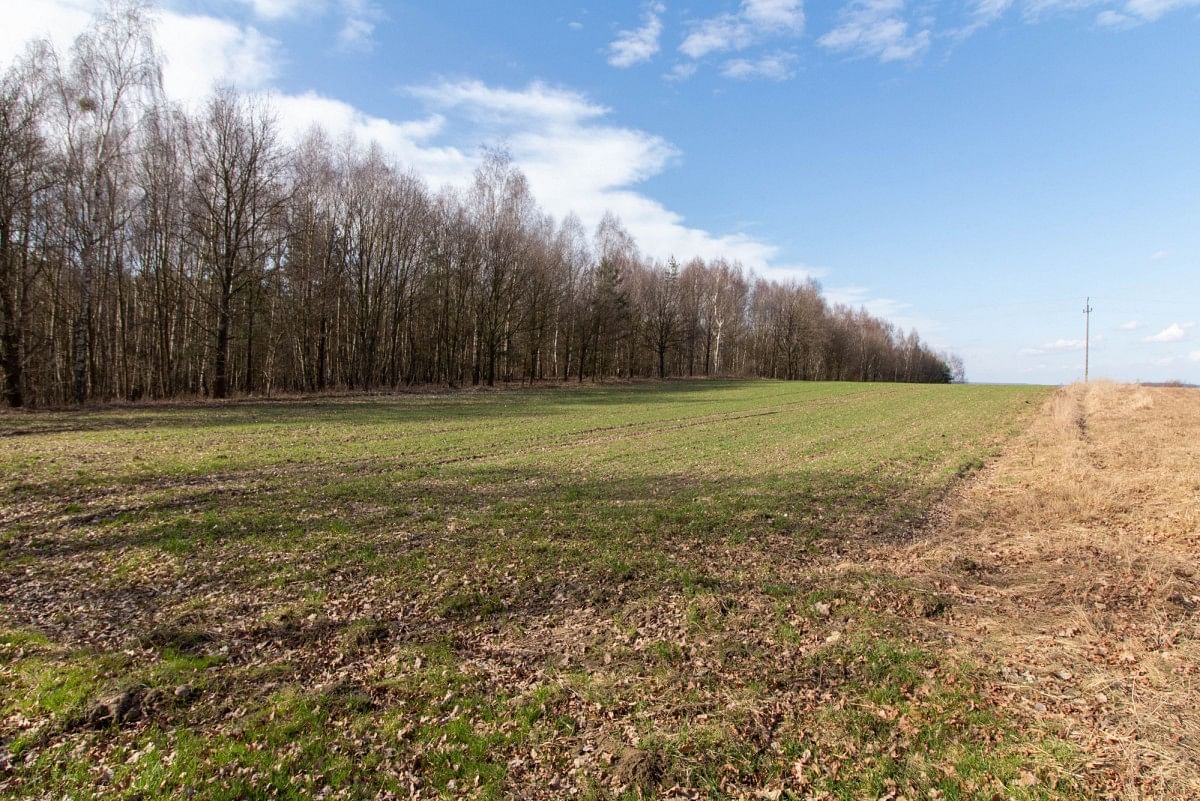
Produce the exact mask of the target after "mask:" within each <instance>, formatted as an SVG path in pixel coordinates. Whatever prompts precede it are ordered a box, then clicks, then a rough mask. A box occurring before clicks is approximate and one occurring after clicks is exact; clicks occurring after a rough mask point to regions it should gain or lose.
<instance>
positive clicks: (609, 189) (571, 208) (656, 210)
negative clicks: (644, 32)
mask: <svg viewBox="0 0 1200 801" xmlns="http://www.w3.org/2000/svg"><path fill="white" fill-rule="evenodd" d="M406 91H407V92H408V93H409V94H411V95H413V96H415V97H418V98H420V99H422V100H424V101H425V102H426V103H428V104H429V105H430V107H431V108H433V109H435V110H436V111H438V113H440V114H443V115H446V116H447V117H451V118H452V119H450V120H449V122H448V124H447V126H446V127H447V128H448V129H449V130H451V131H454V132H455V133H454V141H456V142H459V143H462V144H461V149H459V150H455V151H454V152H455V153H460V152H467V149H468V148H469V147H471V146H473V145H476V144H478V143H479V142H487V141H493V142H495V141H500V142H505V143H506V144H507V146H508V148H509V150H510V151H511V152H512V154H513V158H514V159H515V161H516V162H517V164H518V165H519V166H520V167H521V169H522V170H523V171H524V172H525V174H526V175H527V176H528V178H529V183H530V187H531V188H532V190H533V192H534V195H535V196H536V197H537V199H538V201H539V202H540V203H541V204H542V205H543V206H544V207H545V208H546V210H547V211H549V212H551V213H552V214H555V215H557V216H562V215H565V214H567V213H568V212H574V213H576V214H578V215H579V216H580V218H581V219H582V220H583V221H584V223H585V224H586V225H588V226H589V227H592V226H595V225H596V224H597V223H599V221H600V218H601V217H602V216H603V215H604V213H605V211H610V210H611V211H612V212H614V213H616V214H617V215H618V216H620V217H621V220H622V222H624V223H625V225H626V227H627V228H628V229H629V231H630V233H632V234H633V235H634V236H635V237H636V238H637V240H638V244H639V245H640V246H641V248H642V249H643V251H644V252H645V253H646V254H647V255H649V256H652V257H655V258H660V259H665V258H666V257H668V256H671V255H675V256H678V257H679V258H690V257H692V256H700V257H702V258H716V257H719V256H725V257H727V258H730V259H736V260H738V261H740V262H742V264H743V265H745V266H746V267H748V268H750V269H754V270H756V271H758V272H764V271H766V270H768V269H771V268H777V269H785V268H782V267H781V266H780V265H778V264H776V261H777V256H778V250H777V248H775V247H774V246H773V245H770V244H768V243H765V242H762V241H760V240H757V239H754V238H752V237H749V236H746V235H743V234H727V235H719V234H713V233H710V232H708V231H705V230H702V229H699V228H694V227H691V226H688V225H687V224H686V221H685V220H684V218H683V217H682V216H681V215H680V214H678V213H676V212H674V211H671V210H670V209H668V208H666V207H665V206H663V205H662V204H661V203H659V202H657V201H655V200H653V199H651V198H649V197H646V196H645V195H642V194H640V193H639V192H637V190H636V186H637V184H638V183H640V182H642V181H644V180H646V179H648V178H650V177H652V176H654V175H657V174H659V173H661V172H662V171H663V170H665V169H666V168H667V167H668V166H670V165H671V164H673V163H675V162H677V161H678V159H679V157H680V154H679V152H678V151H677V150H676V148H675V147H674V146H673V145H671V144H670V143H669V142H667V141H666V140H664V139H662V138H661V137H657V136H654V135H652V134H649V133H646V132H644V131H639V130H635V129H630V128H623V127H619V126H615V125H610V124H608V123H606V122H605V121H604V119H603V117H605V116H606V115H607V114H608V113H609V110H608V109H607V108H605V107H603V106H599V105H597V104H595V103H592V102H591V101H590V100H588V99H587V98H586V97H585V96H584V95H582V94H580V93H578V92H574V91H571V90H569V89H562V88H556V87H551V86H548V85H546V84H542V83H533V84H530V85H528V86H526V87H525V88H523V89H502V88H498V87H493V86H489V85H487V84H484V83H482V82H480V81H459V82H444V83H439V84H432V85H428V86H417V87H408V88H407V90H406ZM431 141H432V140H431ZM430 144H431V143H430V142H423V143H420V146H419V147H418V148H417V149H418V150H422V149H424V148H426V147H429V146H430ZM409 158H410V160H414V159H415V158H416V157H414V156H410V157H409ZM451 161H453V159H452V158H451ZM473 162H474V159H473V158H471V159H466V160H465V162H464V163H463V164H462V165H456V166H455V168H456V169H459V168H461V169H470V168H472V167H473V166H474V163H473ZM788 269H792V268H788ZM791 274H793V275H795V274H798V273H797V272H796V271H795V270H794V269H793V270H792V272H791Z"/></svg>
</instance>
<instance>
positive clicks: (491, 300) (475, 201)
mask: <svg viewBox="0 0 1200 801" xmlns="http://www.w3.org/2000/svg"><path fill="white" fill-rule="evenodd" d="M0 316H2V319H0V374H2V376H3V384H4V398H5V401H6V402H7V404H8V405H10V406H22V405H50V404H61V403H66V402H80V403H81V402H84V401H86V400H88V399H93V398H95V399H129V400H136V399H142V398H171V397H176V396H181V395H209V396H212V397H215V398H224V397H227V396H229V395H231V394H235V393H240V394H248V393H264V394H269V393H272V392H294V391H305V392H311V391H321V390H327V389H331V388H348V389H354V390H369V389H376V388H391V387H398V386H401V385H411V384H441V385H448V386H452V387H453V386H461V385H471V384H488V385H492V384H496V383H501V382H536V381H550V380H560V381H565V380H574V381H584V380H601V379H607V378H628V377H638V376H658V377H668V376H711V375H735V376H765V377H771V378H781V379H832V380H851V381H923V382H945V381H950V380H952V379H953V378H955V376H956V373H961V365H960V364H959V363H958V362H957V361H956V360H954V359H953V358H951V357H945V356H942V355H939V354H937V353H935V352H933V351H932V350H931V349H930V348H929V347H927V346H926V345H924V344H923V343H922V342H921V340H920V339H919V337H918V336H917V334H916V333H915V332H911V333H905V332H902V331H900V330H898V329H897V328H896V327H894V326H892V325H890V324H889V323H887V322H885V321H884V320H881V319H878V318H876V317H872V316H871V315H869V314H867V313H866V312H865V311H862V310H854V309H852V308H849V307H846V306H842V305H830V304H829V303H828V302H827V301H826V300H825V299H824V298H823V297H822V294H821V291H820V287H819V286H818V285H817V284H816V283H815V282H813V281H811V280H810V281H807V282H804V283H794V282H793V283H780V282H775V281H767V280H763V279H761V278H755V277H754V276H753V275H751V274H748V273H747V272H746V271H744V270H743V269H742V268H741V267H740V266H739V265H737V264H734V263H730V262H727V261H724V260H720V259H718V260H715V261H707V262H706V261H704V260H701V259H692V260H690V261H687V262H684V263H679V262H677V261H675V260H674V259H671V260H670V261H668V262H667V263H666V264H661V263H657V262H653V261H651V260H649V259H647V258H645V257H644V256H642V255H640V254H639V252H638V248H637V246H636V244H635V242H634V241H633V239H632V238H631V236H630V235H629V233H628V232H627V231H626V230H625V229H624V228H623V227H622V225H621V223H620V222H619V221H618V220H617V219H616V218H615V217H613V216H612V215H608V216H606V217H605V218H604V219H603V221H602V222H601V223H600V224H599V226H598V228H597V229H596V230H595V231H594V232H589V231H587V230H586V229H585V228H584V226H583V224H582V223H581V222H580V220H579V219H578V218H577V217H575V216H568V217H566V218H565V219H563V220H561V221H556V220H555V219H553V218H552V217H550V216H549V215H547V214H545V213H544V212H543V211H541V210H540V209H539V207H538V205H537V204H536V202H535V200H534V198H533V197H532V195H531V193H530V189H529V186H528V183H527V181H526V179H525V177H524V175H522V173H521V172H520V171H519V170H518V169H517V168H516V167H515V166H514V165H513V163H512V161H511V160H510V159H509V157H508V156H507V155H506V154H505V153H503V152H500V151H494V152H489V153H488V154H487V155H486V158H485V159H484V160H483V163H482V165H481V166H480V167H479V168H478V170H477V171H476V173H475V176H474V182H473V184H472V185H471V186H470V187H469V188H467V189H465V190H463V191H456V190H454V189H442V190H440V191H432V190H431V189H430V187H428V186H427V185H426V184H425V183H424V182H423V181H422V180H421V179H420V178H418V177H416V176H415V175H414V174H412V173H411V172H408V171H406V170H404V169H403V168H402V167H400V166H399V165H397V164H395V163H394V162H393V161H391V160H390V159H389V158H388V156H387V155H386V154H385V153H384V152H383V151H382V149H381V148H380V147H379V146H378V145H377V144H374V143H370V144H361V143H357V142H354V141H350V140H348V139H342V140H336V141H335V140H333V139H331V138H330V136H329V135H327V134H326V133H325V132H323V131H322V130H321V129H320V128H313V129H312V130H311V131H310V132H309V133H308V134H307V135H306V136H305V137H304V138H303V140H302V141H300V142H299V143H297V144H294V145H291V144H287V143H285V142H284V141H283V140H282V139H281V135H280V131H279V129H278V127H277V124H276V122H275V120H274V118H273V117H272V114H271V111H270V109H269V107H268V106H267V105H265V104H264V103H262V102H261V101H259V100H256V99H254V98H252V97H248V96H244V95H240V94H238V93H237V92H235V91H233V90H231V89H221V90H218V91H216V92H215V93H214V94H213V95H212V96H211V98H210V99H209V100H208V102H207V104H206V105H205V106H204V108H203V109H202V110H201V111H199V112H198V113H196V114H189V113H186V112H185V111H184V110H182V109H181V108H179V107H178V106H176V105H174V104H172V103H171V102H169V101H168V100H167V99H165V98H164V96H163V93H162V88H161V59H160V56H159V53H158V51H157V48H156V46H155V43H154V40H153V37H152V30H151V26H150V24H149V22H148V20H147V17H146V14H145V11H144V9H143V8H142V7H141V6H140V5H138V4H131V5H126V6H114V7H112V8H110V10H109V11H108V12H106V13H104V14H101V15H100V16H99V17H98V18H97V20H96V24H95V25H94V26H93V28H92V29H91V31H90V32H88V33H85V34H83V35H82V36H80V37H79V39H78V40H77V41H76V42H75V44H74V45H73V47H72V48H71V49H70V51H69V52H68V53H65V54H62V53H58V52H56V51H55V50H54V49H53V48H52V47H51V46H50V45H49V44H47V43H45V42H39V43H35V45H33V46H31V47H30V49H29V51H28V52H27V54H26V55H25V56H24V57H23V58H22V59H20V60H19V61H18V62H17V63H16V64H15V65H14V66H13V67H12V68H11V69H10V70H9V72H8V73H7V74H6V75H5V76H4V78H3V81H2V84H0Z"/></svg>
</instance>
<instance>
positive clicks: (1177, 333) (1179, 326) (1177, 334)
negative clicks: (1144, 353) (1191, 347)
mask: <svg viewBox="0 0 1200 801" xmlns="http://www.w3.org/2000/svg"><path fill="white" fill-rule="evenodd" d="M1194 325H1195V323H1171V324H1170V325H1168V326H1167V327H1166V328H1164V329H1163V330H1161V331H1159V332H1158V333H1157V334H1154V335H1153V336H1148V337H1146V339H1145V340H1143V341H1145V342H1178V341H1180V340H1181V339H1183V338H1184V337H1186V336H1187V331H1188V329H1189V328H1191V327H1192V326H1194Z"/></svg>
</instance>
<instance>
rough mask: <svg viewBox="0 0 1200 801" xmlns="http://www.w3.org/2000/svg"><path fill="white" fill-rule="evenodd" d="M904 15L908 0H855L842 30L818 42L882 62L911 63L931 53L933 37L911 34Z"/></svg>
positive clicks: (843, 19) (842, 17) (842, 18)
mask: <svg viewBox="0 0 1200 801" xmlns="http://www.w3.org/2000/svg"><path fill="white" fill-rule="evenodd" d="M903 14H904V0H854V2H852V3H851V4H850V5H848V6H846V7H845V8H844V9H842V12H841V15H840V17H839V24H838V26H837V27H836V28H834V29H833V30H831V31H829V33H826V34H825V35H824V36H822V37H821V38H820V39H818V40H817V41H818V43H819V44H820V45H821V46H822V47H824V48H826V49H827V50H833V51H837V52H844V53H852V54H855V55H858V56H863V57H870V58H877V59H879V60H880V61H881V62H888V61H907V60H908V59H911V58H915V57H917V56H920V55H921V54H922V53H924V52H925V51H926V50H928V49H929V44H930V41H931V40H932V37H933V33H932V32H931V31H930V30H929V29H923V30H920V31H916V32H915V33H910V32H909V26H908V22H907V21H906V20H905V19H904V18H903Z"/></svg>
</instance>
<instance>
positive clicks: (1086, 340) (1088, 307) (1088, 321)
mask: <svg viewBox="0 0 1200 801" xmlns="http://www.w3.org/2000/svg"><path fill="white" fill-rule="evenodd" d="M1091 349H1092V298H1091V296H1090V295H1089V296H1088V299H1087V300H1085V301H1084V302H1083V383H1085V384H1086V383H1087V382H1088V357H1089V356H1090V355H1091V353H1090V352H1091Z"/></svg>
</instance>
